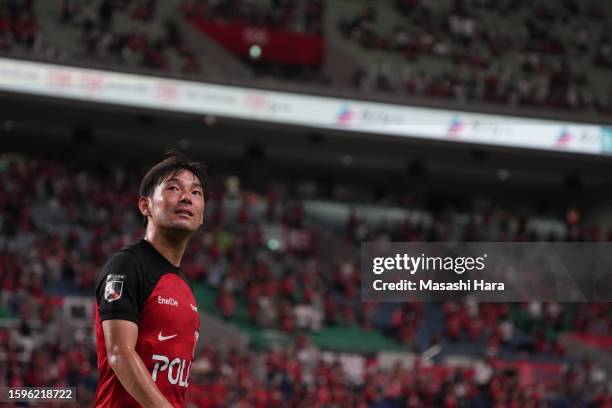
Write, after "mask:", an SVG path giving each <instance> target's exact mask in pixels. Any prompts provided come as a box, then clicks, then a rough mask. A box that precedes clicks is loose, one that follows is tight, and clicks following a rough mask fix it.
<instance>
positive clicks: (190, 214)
mask: <svg viewBox="0 0 612 408" xmlns="http://www.w3.org/2000/svg"><path fill="white" fill-rule="evenodd" d="M174 213H175V214H184V215H188V216H190V217H193V213H192V212H191V211H189V210H176V211H175V212H174Z"/></svg>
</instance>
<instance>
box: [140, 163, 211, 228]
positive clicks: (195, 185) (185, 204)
mask: <svg viewBox="0 0 612 408" xmlns="http://www.w3.org/2000/svg"><path fill="white" fill-rule="evenodd" d="M147 201H148V204H149V211H150V216H151V218H150V219H149V222H153V224H154V225H155V226H156V227H158V228H164V229H173V230H183V231H188V232H195V231H196V230H197V229H198V227H199V226H200V225H202V222H203V221H204V207H205V203H204V193H203V190H202V186H201V185H200V181H199V180H198V178H197V177H196V176H195V175H194V174H193V173H191V172H190V171H188V170H183V171H181V172H179V173H178V174H176V175H174V176H172V175H168V176H167V177H166V178H165V179H164V180H162V182H161V183H160V184H159V185H158V186H157V187H156V188H155V191H154V192H153V197H148V198H147Z"/></svg>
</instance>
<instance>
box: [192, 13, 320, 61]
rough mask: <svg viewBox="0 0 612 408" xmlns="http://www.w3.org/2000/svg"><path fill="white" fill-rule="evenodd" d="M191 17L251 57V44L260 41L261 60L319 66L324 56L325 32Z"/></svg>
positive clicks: (216, 37) (221, 41)
mask: <svg viewBox="0 0 612 408" xmlns="http://www.w3.org/2000/svg"><path fill="white" fill-rule="evenodd" d="M191 21H192V22H193V24H194V25H195V26H196V27H197V28H199V29H200V30H201V31H202V32H204V33H206V34H208V35H209V36H211V37H212V38H213V39H214V40H215V41H217V42H218V43H219V44H221V45H223V46H224V47H225V48H227V49H228V50H229V51H231V52H232V53H234V54H236V55H238V56H240V57H243V58H250V55H249V51H250V48H251V46H252V45H254V44H257V45H259V46H260V47H261V50H262V52H261V57H260V59H261V60H262V61H267V62H277V63H283V64H288V65H306V66H319V65H321V62H322V60H323V45H324V40H323V37H322V36H318V35H312V34H301V33H292V32H288V31H281V30H273V29H269V28H266V27H250V26H247V25H243V24H236V23H232V24H222V23H211V22H208V21H206V20H204V19H202V18H200V17H193V18H192V19H191Z"/></svg>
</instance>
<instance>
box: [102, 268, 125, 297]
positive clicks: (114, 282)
mask: <svg viewBox="0 0 612 408" xmlns="http://www.w3.org/2000/svg"><path fill="white" fill-rule="evenodd" d="M124 277H125V275H113V274H109V275H107V276H106V287H105V288H104V299H106V301H107V302H114V301H115V300H118V299H120V298H121V294H122V293H123V278H124Z"/></svg>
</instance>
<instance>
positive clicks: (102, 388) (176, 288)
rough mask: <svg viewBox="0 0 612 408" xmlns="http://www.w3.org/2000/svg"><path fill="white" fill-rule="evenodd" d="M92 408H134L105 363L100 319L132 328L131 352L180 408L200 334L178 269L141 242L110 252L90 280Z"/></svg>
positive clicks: (195, 311)
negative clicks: (95, 376) (94, 372)
mask: <svg viewBox="0 0 612 408" xmlns="http://www.w3.org/2000/svg"><path fill="white" fill-rule="evenodd" d="M96 298H97V302H96V317H95V319H96V321H95V327H96V350H97V353H98V372H99V374H100V378H99V380H98V387H97V390H96V402H95V406H96V407H109V408H110V407H117V408H119V407H121V408H124V407H140V406H141V405H140V404H138V402H137V401H136V400H135V399H134V398H133V397H132V396H131V395H130V394H129V393H128V392H127V391H126V390H125V389H124V388H123V386H122V385H121V382H120V381H119V379H118V378H117V376H116V375H115V373H114V372H113V370H112V369H111V368H110V366H109V365H108V360H107V355H106V347H105V345H104V333H103V331H102V321H104V320H110V319H123V320H130V321H132V322H134V323H136V324H137V325H138V340H137V342H136V352H137V353H138V355H139V356H140V358H142V361H143V362H144V364H145V365H146V366H147V368H148V369H149V372H150V373H151V377H152V378H153V381H155V384H156V385H157V388H159V390H160V391H161V393H162V394H164V396H165V397H166V399H168V401H170V403H171V404H173V405H174V406H175V407H183V406H184V403H185V392H186V391H187V387H188V386H189V374H190V372H191V364H192V362H193V355H194V352H195V346H196V343H197V341H198V334H199V331H200V317H199V314H198V308H197V305H196V301H195V297H194V295H193V290H192V288H191V285H190V283H189V281H188V280H187V278H186V277H185V276H184V275H183V274H182V272H181V271H180V270H179V268H177V267H175V266H173V265H172V264H171V263H170V262H168V260H167V259H166V258H164V257H163V256H162V255H161V254H160V253H159V252H158V251H157V250H156V249H155V248H154V247H153V246H152V245H151V244H150V243H149V242H147V241H146V240H144V239H142V240H140V241H138V242H137V243H135V244H132V245H130V246H128V247H125V248H123V249H122V250H121V251H119V252H117V253H115V254H114V255H113V256H112V257H111V258H110V259H109V261H108V262H107V263H106V265H104V268H102V271H101V273H100V274H99V275H98V279H97V281H96Z"/></svg>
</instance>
